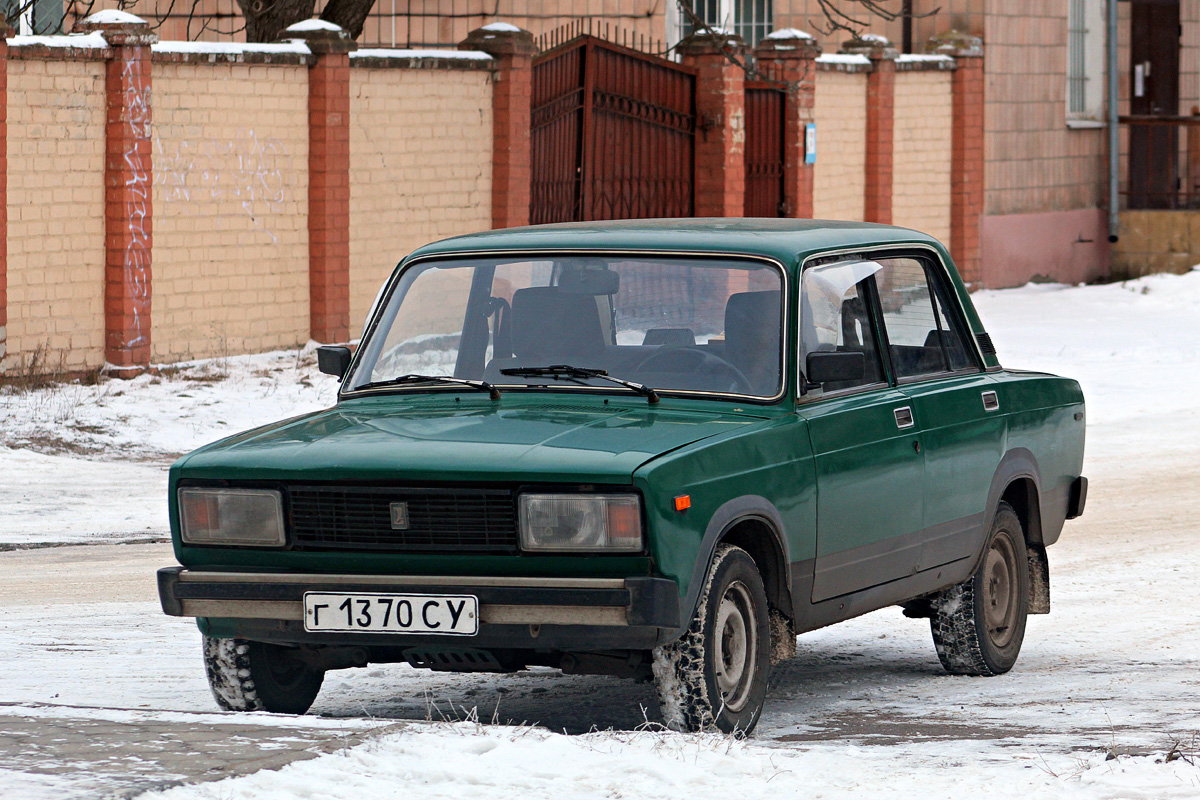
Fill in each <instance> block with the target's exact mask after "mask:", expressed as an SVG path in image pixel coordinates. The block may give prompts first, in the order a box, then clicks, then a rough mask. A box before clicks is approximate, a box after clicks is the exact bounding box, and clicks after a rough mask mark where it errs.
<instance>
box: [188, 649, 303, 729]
mask: <svg viewBox="0 0 1200 800" xmlns="http://www.w3.org/2000/svg"><path fill="white" fill-rule="evenodd" d="M204 671H205V673H206V674H207V675H208V686H209V688H210V689H212V693H213V697H214V698H216V701H217V705H219V706H220V707H221V708H223V709H225V710H226V711H273V712H276V713H279V714H303V713H304V712H305V711H308V709H309V707H310V706H312V704H313V700H316V699H317V692H319V691H321V683H322V682H323V681H324V679H325V673H324V672H322V671H320V670H317V669H314V668H313V667H312V666H310V665H309V664H307V663H305V662H304V661H302V660H300V659H299V658H298V657H297V655H296V651H295V648H290V647H280V646H279V645H275V644H267V643H265V642H252V641H248V640H246V639H217V638H214V637H212V636H205V637H204Z"/></svg>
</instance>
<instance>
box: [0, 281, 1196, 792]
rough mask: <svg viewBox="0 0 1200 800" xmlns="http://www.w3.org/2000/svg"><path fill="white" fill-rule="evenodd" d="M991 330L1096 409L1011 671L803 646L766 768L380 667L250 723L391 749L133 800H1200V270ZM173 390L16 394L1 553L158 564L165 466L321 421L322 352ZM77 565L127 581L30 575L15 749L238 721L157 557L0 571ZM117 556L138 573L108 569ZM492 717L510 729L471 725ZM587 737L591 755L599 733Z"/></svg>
mask: <svg viewBox="0 0 1200 800" xmlns="http://www.w3.org/2000/svg"><path fill="white" fill-rule="evenodd" d="M975 302H976V304H977V306H978V307H979V311H980V315H981V316H982V318H983V320H984V322H985V324H986V325H987V327H988V329H989V331H990V332H991V333H992V336H993V338H994V340H995V342H996V345H997V349H998V350H999V353H1000V358H1001V362H1002V363H1004V364H1006V365H1008V366H1012V367H1024V368H1031V369H1044V370H1048V371H1052V372H1057V373H1061V374H1065V375H1070V376H1072V377H1076V378H1078V379H1079V380H1080V381H1081V382H1082V384H1083V386H1084V390H1085V393H1086V395H1087V399H1088V415H1089V420H1088V422H1089V427H1088V434H1089V440H1088V461H1087V466H1086V472H1087V474H1088V475H1089V477H1090V478H1091V479H1092V492H1091V495H1092V496H1091V499H1090V500H1089V507H1088V513H1087V515H1085V517H1084V518H1083V519H1082V520H1079V521H1077V522H1072V523H1070V524H1069V526H1068V529H1067V531H1066V532H1065V533H1064V536H1063V539H1062V541H1061V542H1060V543H1059V544H1058V545H1056V546H1055V547H1054V548H1053V550H1052V551H1051V569H1052V574H1053V576H1054V577H1053V604H1054V605H1053V607H1054V610H1053V613H1052V614H1050V615H1049V616H1045V617H1034V618H1032V619H1031V620H1030V624H1029V631H1028V633H1027V635H1026V644H1025V648H1024V651H1023V652H1022V656H1021V660H1020V662H1019V663H1018V665H1017V668H1016V669H1015V670H1014V671H1013V672H1011V673H1009V674H1008V675H1004V676H1000V677H997V678H992V679H971V678H961V677H951V676H947V675H945V674H944V673H943V672H942V670H941V667H940V666H939V665H938V662H937V657H936V655H935V654H934V651H933V646H932V643H931V641H930V636H929V629H928V624H927V623H925V622H924V621H921V620H908V619H905V618H903V617H902V616H900V615H899V613H897V612H896V611H895V610H894V609H888V610H884V611H880V612H877V613H875V614H871V615H868V616H866V617H863V618H860V619H857V620H852V621H850V622H848V623H843V624H841V625H838V626H834V627H832V628H827V629H824V630H821V631H817V632H814V633H812V634H807V635H805V636H804V637H802V638H801V640H800V652H799V654H798V656H797V657H796V658H795V659H793V660H791V661H789V662H787V663H786V664H784V665H782V666H781V667H780V668H779V669H778V670H777V671H776V674H775V676H774V678H773V687H772V691H771V695H770V699H769V700H768V704H767V708H766V711H765V713H764V718H763V720H762V723H761V724H760V726H759V729H758V731H757V732H756V736H755V738H754V740H752V741H749V742H741V743H739V742H734V741H731V740H729V739H726V738H723V737H717V736H685V735H680V734H673V733H671V734H667V733H662V732H659V731H657V730H655V729H654V727H655V726H654V724H653V723H654V722H655V721H656V720H657V719H658V717H657V712H656V711H655V710H654V696H653V691H652V690H651V689H650V687H648V686H645V685H639V684H634V683H632V682H626V681H620V680H616V679H609V678H597V677H576V676H564V675H561V674H559V673H557V672H555V671H551V670H531V671H529V672H527V673H522V674H519V675H515V676H456V675H439V674H432V673H421V672H416V671H413V670H410V669H408V668H407V667H403V666H372V667H369V668H367V669H363V670H350V671H346V672H339V673H331V674H330V675H329V676H328V678H327V681H326V686H325V688H324V689H323V690H322V693H321V696H320V697H319V698H318V700H317V703H316V705H315V706H314V709H313V715H315V716H313V715H310V716H309V717H307V718H305V719H303V720H293V719H289V718H279V717H273V716H271V715H242V716H239V717H235V718H234V719H237V720H245V721H246V722H247V724H249V722H250V720H253V721H255V722H258V723H262V724H266V725H278V726H279V727H280V730H281V734H280V736H281V737H283V736H291V737H296V736H297V735H298V734H297V733H296V730H297V726H301V727H302V726H305V725H310V726H312V725H315V726H326V727H332V728H334V729H341V728H342V727H345V729H346V730H354V731H361V730H363V729H364V727H365V728H371V727H372V726H380V729H381V730H382V728H383V726H385V725H386V726H387V727H388V731H387V732H381V733H380V734H379V735H377V736H376V737H374V738H372V739H370V740H369V741H368V742H367V743H366V744H361V745H358V746H356V747H353V748H350V749H347V750H345V751H344V752H341V753H337V754H333V755H325V756H321V757H319V758H316V759H313V760H310V761H305V762H298V763H294V764H291V765H289V766H287V767H285V768H283V769H282V770H280V771H277V772H276V771H269V772H259V773H257V774H253V775H249V776H245V777H237V778H231V779H228V780H224V781H219V782H215V783H198V784H189V785H184V786H179V787H176V788H174V789H170V790H167V791H166V792H164V793H161V794H159V793H155V794H153V795H152V796H147V797H146V798H145V800H150V798H151V797H153V800H162V799H163V798H169V800H239V799H240V798H254V799H255V800H260V799H261V800H297V799H298V798H309V797H351V796H352V797H355V798H358V799H359V800H376V798H391V797H396V796H399V794H400V793H401V792H403V793H405V794H407V793H409V792H412V791H414V790H415V791H416V792H419V793H420V794H421V795H422V796H428V797H430V798H441V797H445V798H450V797H454V798H460V797H462V796H463V795H464V794H466V793H470V794H486V795H487V796H491V797H497V798H506V797H513V798H516V797H521V798H528V797H549V796H554V797H556V798H557V797H561V798H564V799H565V798H575V797H588V798H592V797H629V796H634V795H638V796H643V795H647V794H653V795H659V796H661V795H667V794H670V795H678V794H687V795H689V796H691V797H694V798H696V799H697V800H704V799H706V798H727V797H729V796H730V795H731V794H734V795H737V796H745V797H751V798H753V797H767V796H771V797H777V796H779V797H787V796H806V797H809V796H811V797H859V796H866V797H885V798H919V800H934V799H936V798H951V797H954V798H960V797H963V796H966V795H970V794H975V795H987V796H995V797H1013V798H1017V797H1022V798H1024V797H1065V798H1075V797H1080V798H1084V797H1086V798H1117V797H1120V798H1141V797H1145V798H1168V797H1179V798H1185V797H1186V798H1194V797H1198V796H1200V761H1197V758H1198V757H1200V741H1197V731H1200V669H1198V667H1200V619H1198V618H1197V617H1196V615H1195V611H1194V609H1195V608H1196V607H1197V602H1198V600H1200V591H1198V590H1197V587H1196V581H1195V578H1194V576H1195V575H1196V574H1197V572H1200V548H1197V547H1196V534H1197V530H1196V528H1197V525H1196V522H1195V520H1196V519H1197V518H1198V517H1200V493H1197V491H1196V488H1195V487H1196V478H1197V475H1200V415H1198V412H1197V411H1196V408H1195V402H1194V398H1195V397H1196V396H1197V394H1198V393H1200V369H1198V368H1200V271H1193V272H1192V273H1189V274H1188V275H1184V276H1155V277H1151V278H1145V279H1142V280H1139V281H1132V282H1129V283H1126V284H1113V285H1109V286H1098V287H1065V286H1058V285H1037V286H1027V287H1024V288H1022V289H1016V290H1006V291H996V292H981V293H978V294H976V295H975ZM166 373H167V374H163V375H159V376H143V377H141V378H138V379H136V380H135V381H131V382H118V381H111V382H104V383H101V384H99V385H98V386H94V387H76V386H73V387H59V388H55V389H47V390H40V391H38V392H34V393H27V394H21V395H17V394H11V393H10V394H2V393H0V475H2V476H3V477H4V479H3V481H2V482H0V509H3V514H2V515H0V548H2V547H3V546H4V544H5V543H7V544H10V545H17V544H30V543H49V542H85V541H87V542H93V541H103V540H107V541H124V540H139V539H151V538H155V537H161V536H163V535H165V532H166V528H167V525H166V509H165V477H166V476H165V466H166V465H167V464H169V460H170V454H175V453H180V452H183V451H186V450H187V449H190V448H192V447H195V446H197V445H199V444H202V443H204V442H205V441H209V440H211V439H215V438H218V437H220V436H223V435H225V433H227V432H232V431H236V430H240V429H242V428H246V427H250V426H252V425H256V424H260V423H263V422H268V421H271V420H274V419H278V418H280V417H283V416H289V415H293V414H298V413H303V412H304V411H307V410H310V409H315V408H320V407H323V406H326V405H328V404H330V403H331V402H332V401H333V396H334V388H335V384H334V383H333V381H332V380H330V379H328V378H325V377H324V376H320V375H319V374H318V373H317V372H316V368H315V359H314V358H313V356H312V354H311V352H310V351H302V352H300V353H276V354H268V355H265V356H251V357H244V358H229V359H222V360H220V361H216V362H199V363H197V364H193V365H188V366H186V367H183V368H181V369H179V370H178V371H176V370H168V371H166ZM221 376H223V377H221ZM217 377H220V379H219V380H218V379H215V378H217ZM10 476H15V478H12V477H10ZM114 498H117V499H114ZM83 550H86V551H88V552H91V553H94V554H95V556H94V557H93V558H92V559H91V561H92V564H91V566H92V569H93V570H94V573H90V574H95V575H108V576H113V577H112V579H113V580H114V581H118V578H120V576H121V575H123V574H124V573H123V572H122V569H128V571H129V575H130V576H131V577H130V578H129V581H130V582H129V584H128V586H126V585H125V584H124V583H121V584H120V586H119V587H117V588H112V589H111V591H109V590H108V589H105V587H102V586H97V587H96V588H95V595H94V596H91V595H89V596H85V597H79V598H74V599H72V598H71V597H69V596H68V595H69V593H67V592H64V596H63V597H60V598H54V597H43V598H41V599H39V597H37V596H36V595H34V594H33V593H30V592H27V591H24V590H23V589H22V585H21V583H20V579H21V575H17V574H10V575H8V576H7V580H6V581H0V607H2V608H3V614H0V664H4V665H20V668H19V669H12V668H10V669H4V670H0V745H2V744H3V742H4V738H5V729H6V723H5V720H6V719H13V720H15V719H17V718H22V719H29V718H39V715H40V716H45V717H57V718H67V719H79V720H86V719H94V718H96V717H102V718H105V719H107V718H119V720H125V721H130V720H132V721H137V720H155V721H158V722H165V723H172V724H173V723H176V722H178V724H179V725H181V726H183V725H198V724H199V725H205V724H210V721H213V722H212V723H211V724H215V721H219V720H229V719H230V718H231V715H221V714H213V713H208V712H212V711H213V710H214V709H215V706H214V704H213V702H212V700H211V697H210V696H209V694H208V691H207V687H206V686H205V684H204V680H203V673H202V669H201V667H200V660H199V641H198V635H197V634H196V632H195V629H194V627H193V626H192V625H191V624H190V623H189V622H188V621H186V620H180V619H174V618H169V617H165V616H163V615H162V614H161V612H160V611H159V609H158V606H157V603H156V601H155V596H154V589H153V570H152V564H153V563H156V561H155V560H156V559H161V562H157V563H164V564H165V563H169V561H170V552H169V548H167V547H166V546H164V545H138V546H137V547H135V548H113V547H92V548H65V549H57V550H54V551H39V552H38V553H32V552H31V553H9V554H0V555H5V556H6V558H9V559H13V558H14V557H18V556H20V557H21V558H22V559H24V560H7V561H0V565H5V566H9V567H10V568H12V569H16V570H20V571H21V572H22V574H24V573H28V574H30V575H32V574H34V573H35V572H36V573H37V574H39V575H42V574H45V575H51V576H53V575H56V574H59V571H60V570H61V571H63V574H67V573H66V571H67V570H68V569H74V568H72V567H70V564H69V562H70V560H71V558H72V555H71V554H72V553H73V552H79V551H83ZM125 551H128V552H129V553H134V552H137V553H142V554H143V555H142V556H139V557H140V558H145V559H146V565H145V566H144V567H143V566H142V565H140V564H138V565H134V566H129V567H127V568H123V567H121V563H122V562H121V560H120V559H121V558H123V556H122V553H123V552H125ZM108 558H111V559H113V560H112V561H111V562H108V561H105V559H108ZM0 568H3V566H0ZM71 574H75V575H78V572H74V573H71ZM143 575H144V578H141V577H138V576H143ZM91 580H92V579H90V578H89V579H87V580H83V581H82V583H84V584H87V585H91V583H90V582H91ZM121 580H124V579H123V578H121ZM139 581H141V582H140V583H139ZM118 583H119V581H118ZM6 586H7V587H8V589H7V593H6ZM114 586H116V584H114ZM118 589H119V590H118ZM114 709H126V710H124V711H121V710H114ZM643 709H645V710H644V711H643ZM200 712H205V713H203V714H202V716H196V715H197V714H199V713H200ZM189 715H190V716H189ZM493 715H494V716H495V719H496V720H498V721H500V722H503V723H507V724H506V725H504V726H497V725H480V724H478V723H477V722H476V721H475V718H476V717H478V718H482V719H483V720H485V721H487V720H489V719H491V718H492V717H493ZM443 718H448V719H450V720H462V719H464V718H467V720H468V721H451V722H440V721H438V720H442V719H443ZM427 720H433V721H432V722H430V721H427ZM647 721H649V723H650V724H649V725H646V724H645V723H646V722H647ZM397 722H400V723H401V724H402V725H403V726H404V727H403V729H402V730H398V731H397V730H395V729H394V726H395V724H396V723H397ZM522 722H526V723H529V724H527V725H520V724H519V723H522ZM593 723H594V724H596V725H597V727H598V728H599V729H600V731H599V732H592V733H586V731H587V730H588V728H589V726H591V725H592V724H593ZM639 728H642V729H641V730H639ZM564 729H566V730H567V731H569V734H570V735H567V734H564V733H561V732H560V731H563V730H564ZM607 729H612V730H607ZM0 753H3V750H2V748H0ZM1110 756H1115V757H1112V758H1110ZM89 769H90V768H89V767H87V766H86V765H80V766H78V767H77V768H72V769H64V770H63V771H62V773H61V774H44V773H41V772H38V771H36V770H32V769H26V768H24V767H22V766H21V765H19V764H9V763H6V762H5V761H4V760H3V759H2V758H0V796H3V797H4V798H6V800H10V799H11V800H17V798H21V799H22V800H23V799H24V798H31V799H32V798H38V799H40V798H49V797H54V798H56V800H57V798H72V797H77V798H90V797H101V796H104V795H103V794H102V793H101V791H102V790H101V789H98V788H97V787H98V786H102V787H103V786H107V787H111V786H114V785H119V784H112V783H103V782H101V783H89V782H88V780H85V778H86V777H87V776H88V774H89ZM103 791H108V789H104V790H103Z"/></svg>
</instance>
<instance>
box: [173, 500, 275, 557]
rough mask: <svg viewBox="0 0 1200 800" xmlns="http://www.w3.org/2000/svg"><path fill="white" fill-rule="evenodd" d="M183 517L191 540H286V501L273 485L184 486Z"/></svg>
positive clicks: (184, 533) (262, 542)
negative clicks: (198, 487)
mask: <svg viewBox="0 0 1200 800" xmlns="http://www.w3.org/2000/svg"><path fill="white" fill-rule="evenodd" d="M179 518H180V522H181V523H182V524H181V526H180V528H181V533H182V536H183V541H184V542H185V543H187V544H236V545H251V546H259V547H263V546H267V547H270V546H275V547H280V546H282V545H283V544H285V543H286V539H285V538H284V535H283V501H282V499H281V497H280V494H279V492H277V491H274V490H273V489H180V490H179Z"/></svg>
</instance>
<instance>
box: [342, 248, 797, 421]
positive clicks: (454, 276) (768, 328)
mask: <svg viewBox="0 0 1200 800" xmlns="http://www.w3.org/2000/svg"><path fill="white" fill-rule="evenodd" d="M782 289H783V274H782V271H781V270H780V269H779V268H778V267H775V266H772V265H769V264H765V263H761V262H755V261H750V260H738V259H705V258H689V257H679V256H675V257H666V256H662V257H659V256H653V257H652V256H636V257H634V256H581V255H574V256H561V257H560V256H552V255H546V256H541V255H539V256H536V257H534V256H528V255H527V256H524V257H518V256H511V257H507V258H501V259H496V258H488V259H481V258H464V259H461V260H453V261H451V260H439V261H427V262H418V263H416V264H414V265H412V266H410V267H409V268H407V269H406V270H405V271H404V273H403V275H402V276H401V277H400V279H399V280H398V281H397V282H396V284H395V286H394V287H393V288H392V290H391V292H390V293H389V294H388V295H387V297H386V298H385V299H384V300H383V305H382V308H381V310H380V312H379V314H378V318H377V322H376V323H375V324H374V325H373V326H370V327H369V330H368V332H367V336H366V338H365V339H364V341H363V343H362V347H361V349H362V354H361V356H360V358H359V360H358V362H357V366H356V367H355V369H354V372H353V373H352V374H351V375H349V376H347V379H346V389H345V390H346V391H354V390H356V389H360V388H372V387H379V386H383V385H388V386H390V388H393V389H402V390H406V391H411V390H413V389H414V387H415V388H418V389H420V390H428V389H430V388H433V387H434V386H435V384H434V383H432V382H429V383H425V384H420V383H417V384H414V382H413V381H412V379H407V380H406V381H405V382H404V383H403V384H401V385H399V386H398V385H396V384H389V383H388V382H389V381H395V380H396V379H398V378H401V376H412V375H422V376H452V377H455V378H460V379H470V380H483V381H487V382H488V383H490V384H494V385H496V386H498V387H501V388H504V387H510V388H512V387H524V386H556V387H575V388H579V387H581V386H587V387H594V388H597V389H599V388H604V389H605V390H607V391H613V390H616V391H622V389H621V387H620V386H615V385H614V384H613V382H611V381H605V380H603V379H599V378H595V377H587V376H582V375H580V374H578V373H569V374H567V373H563V372H562V371H558V372H556V373H550V372H543V373H538V374H524V375H514V374H511V373H512V371H514V370H526V371H529V370H530V369H531V368H536V367H548V366H556V365H569V366H571V367H577V368H582V369H584V370H603V371H604V372H606V373H607V374H608V375H610V376H612V377H615V378H620V379H624V380H626V381H635V382H638V383H641V384H645V385H646V386H649V387H653V388H654V389H656V390H658V391H667V392H671V391H693V392H716V393H722V394H736V395H748V396H757V397H764V398H770V397H775V396H777V395H778V394H779V393H780V391H781V388H782V387H781V380H782V374H783V373H782V363H783V356H782V348H781V345H780V332H781V330H782V328H781V321H780V315H781V313H782V309H783V300H782ZM438 388H442V389H445V388H450V389H453V387H452V385H448V384H445V383H443V384H440V385H439V387H438Z"/></svg>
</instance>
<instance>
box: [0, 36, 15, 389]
mask: <svg viewBox="0 0 1200 800" xmlns="http://www.w3.org/2000/svg"><path fill="white" fill-rule="evenodd" d="M12 35H13V29H12V28H10V27H9V26H8V24H7V23H5V22H4V21H3V20H2V19H0V375H3V374H4V357H5V356H6V355H8V247H7V242H8V37H9V36H12Z"/></svg>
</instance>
